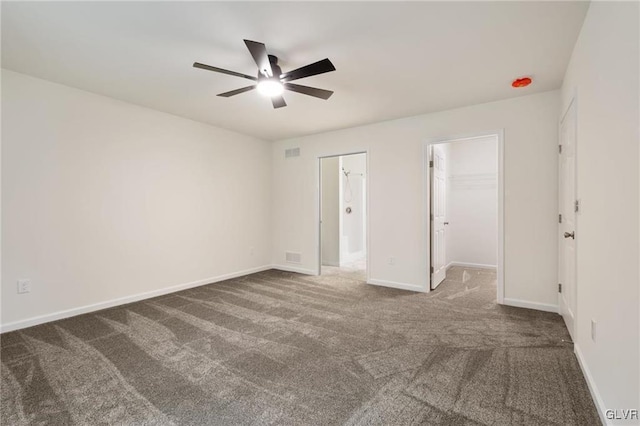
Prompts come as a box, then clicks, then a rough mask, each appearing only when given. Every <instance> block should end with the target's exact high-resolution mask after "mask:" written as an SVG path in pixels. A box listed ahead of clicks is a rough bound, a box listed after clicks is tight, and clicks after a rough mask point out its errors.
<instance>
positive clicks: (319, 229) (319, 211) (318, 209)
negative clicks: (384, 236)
mask: <svg viewBox="0 0 640 426" xmlns="http://www.w3.org/2000/svg"><path fill="white" fill-rule="evenodd" d="M357 154H365V155H366V164H367V166H366V167H367V171H366V179H367V184H366V188H365V197H366V200H365V201H366V203H365V218H366V219H365V228H366V232H365V233H366V242H365V243H366V244H365V247H366V248H365V250H366V251H367V254H366V262H367V268H366V269H367V278H366V282H367V283H369V271H370V269H371V268H370V266H369V265H370V256H371V250H370V249H369V245H370V241H371V238H370V227H369V223H370V222H371V220H370V216H369V199H370V197H369V195H370V192H371V182H370V181H369V150H368V149H365V150H360V151H348V152H345V153H342V154H329V155H319V156H317V161H316V168H317V170H316V178H317V179H318V184H317V185H316V188H318V193H317V194H316V195H317V196H316V209H315V210H316V217H315V223H316V224H317V226H316V244H315V246H316V250H317V253H316V260H317V262H318V266H317V268H316V273H315V275H321V274H322V159H323V158H335V157H345V156H348V155H357ZM341 214H342V212H341Z"/></svg>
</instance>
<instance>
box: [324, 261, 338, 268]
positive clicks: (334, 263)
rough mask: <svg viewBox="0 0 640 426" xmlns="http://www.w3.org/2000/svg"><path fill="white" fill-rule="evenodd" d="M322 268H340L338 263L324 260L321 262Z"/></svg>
mask: <svg viewBox="0 0 640 426" xmlns="http://www.w3.org/2000/svg"><path fill="white" fill-rule="evenodd" d="M322 266H335V267H336V268H339V267H340V262H339V261H338V262H334V261H332V260H324V261H323V262H322Z"/></svg>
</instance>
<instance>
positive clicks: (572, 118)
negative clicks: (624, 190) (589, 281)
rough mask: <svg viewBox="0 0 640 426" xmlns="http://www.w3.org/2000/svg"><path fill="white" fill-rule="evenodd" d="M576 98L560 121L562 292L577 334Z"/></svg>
mask: <svg viewBox="0 0 640 426" xmlns="http://www.w3.org/2000/svg"><path fill="white" fill-rule="evenodd" d="M575 109H576V106H575V101H574V102H572V103H571V105H570V106H569V109H568V110H567V113H566V114H565V116H564V119H563V120H562V123H561V124H560V144H561V152H560V174H559V177H560V200H559V205H560V215H561V218H562V219H561V220H562V221H561V223H560V226H559V227H558V230H559V254H560V259H559V263H558V265H559V271H558V277H559V280H560V284H561V285H562V291H561V292H560V294H559V300H558V302H559V308H560V314H561V315H562V317H563V318H564V321H565V323H566V325H567V329H568V330H569V334H571V337H572V338H575V336H574V324H575V312H576V306H577V300H576V299H577V289H576V240H575V239H576V238H577V235H576V233H575V231H576V182H575V176H576V114H575Z"/></svg>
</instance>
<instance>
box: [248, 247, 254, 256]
mask: <svg viewBox="0 0 640 426" xmlns="http://www.w3.org/2000/svg"><path fill="white" fill-rule="evenodd" d="M255 251H256V250H255V249H254V248H253V247H249V254H250V255H251V256H253V254H254V253H255Z"/></svg>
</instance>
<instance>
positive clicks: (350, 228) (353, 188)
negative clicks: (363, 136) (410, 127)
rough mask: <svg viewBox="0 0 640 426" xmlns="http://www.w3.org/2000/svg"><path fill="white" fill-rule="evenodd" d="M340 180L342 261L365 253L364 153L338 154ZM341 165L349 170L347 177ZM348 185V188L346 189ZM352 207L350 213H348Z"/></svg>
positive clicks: (365, 171)
mask: <svg viewBox="0 0 640 426" xmlns="http://www.w3.org/2000/svg"><path fill="white" fill-rule="evenodd" d="M340 160H341V170H340V182H341V186H342V197H341V198H340V215H341V220H342V225H341V228H342V230H341V232H342V236H341V250H340V261H341V263H342V264H345V263H349V262H353V261H354V260H358V259H361V258H363V257H364V255H365V253H366V249H365V248H366V236H365V226H364V225H365V220H366V196H365V195H366V194H365V190H366V173H367V155H366V154H355V155H346V156H343V157H340ZM342 168H344V170H346V171H347V172H349V179H348V181H347V177H346V176H345V174H344V173H343V172H342ZM349 188H350V189H349ZM347 207H351V213H347V212H346V209H347Z"/></svg>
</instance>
